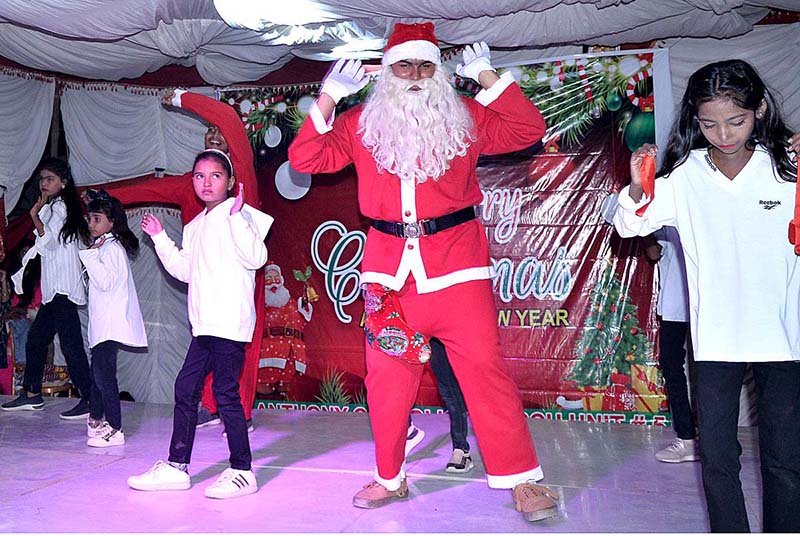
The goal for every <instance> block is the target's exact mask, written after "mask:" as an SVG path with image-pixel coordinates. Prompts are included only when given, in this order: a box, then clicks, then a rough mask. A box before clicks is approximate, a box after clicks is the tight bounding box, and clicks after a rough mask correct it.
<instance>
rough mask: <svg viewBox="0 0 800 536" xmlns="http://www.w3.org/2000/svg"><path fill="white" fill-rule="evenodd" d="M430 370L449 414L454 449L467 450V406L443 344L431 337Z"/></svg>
mask: <svg viewBox="0 0 800 536" xmlns="http://www.w3.org/2000/svg"><path fill="white" fill-rule="evenodd" d="M431 370H432V371H433V375H434V376H435V377H436V384H437V386H438V388H439V396H440V397H442V402H444V407H445V408H447V413H448V415H449V416H450V440H451V441H452V443H453V448H454V449H461V450H463V451H464V452H469V443H468V442H467V406H466V404H465V403H464V395H463V394H462V393H461V387H460V386H459V385H458V380H457V379H456V375H455V374H454V373H453V367H451V366H450V361H449V360H448V359H447V353H446V352H445V348H444V345H443V344H442V343H441V342H439V339H431Z"/></svg>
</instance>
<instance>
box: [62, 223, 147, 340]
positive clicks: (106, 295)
mask: <svg viewBox="0 0 800 536" xmlns="http://www.w3.org/2000/svg"><path fill="white" fill-rule="evenodd" d="M104 238H105V243H103V245H102V246H100V247H99V248H96V249H84V250H83V251H80V252H79V253H78V255H80V259H81V262H83V265H84V266H85V267H86V272H87V273H88V274H89V347H90V348H93V347H94V346H96V345H97V344H99V343H101V342H104V341H116V342H119V343H122V344H126V345H128V346H139V347H142V346H147V334H146V333H145V329H144V321H143V320H142V311H141V309H140V308H139V297H138V296H137V294H136V286H135V285H134V283H133V274H132V273H131V267H130V264H129V263H128V254H127V253H126V252H125V248H124V247H122V244H120V243H119V242H118V241H117V239H116V238H114V236H113V235H112V234H111V233H107V234H106V235H105V237H104Z"/></svg>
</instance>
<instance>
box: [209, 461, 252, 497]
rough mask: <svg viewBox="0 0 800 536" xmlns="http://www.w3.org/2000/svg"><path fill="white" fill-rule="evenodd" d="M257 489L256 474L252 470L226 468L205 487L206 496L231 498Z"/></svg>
mask: <svg viewBox="0 0 800 536" xmlns="http://www.w3.org/2000/svg"><path fill="white" fill-rule="evenodd" d="M257 491H258V483H257V482H256V475H254V474H253V471H240V470H239V469H232V468H230V467H229V468H227V469H225V470H224V471H222V474H221V475H219V478H217V480H216V482H214V483H213V484H211V485H210V486H208V487H207V488H206V497H209V498H211V499H232V498H234V497H241V496H242V495H249V494H251V493H255V492H257Z"/></svg>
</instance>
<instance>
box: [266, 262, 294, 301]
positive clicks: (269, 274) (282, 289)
mask: <svg viewBox="0 0 800 536" xmlns="http://www.w3.org/2000/svg"><path fill="white" fill-rule="evenodd" d="M289 298H290V296H289V290H288V289H287V288H286V286H285V285H284V281H283V275H282V274H281V268H280V266H278V265H277V264H267V265H266V266H265V267H264V302H265V304H266V306H267V307H283V306H284V305H286V304H287V303H289Z"/></svg>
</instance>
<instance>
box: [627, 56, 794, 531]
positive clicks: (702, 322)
mask: <svg viewBox="0 0 800 536" xmlns="http://www.w3.org/2000/svg"><path fill="white" fill-rule="evenodd" d="M788 148H791V149H792V150H794V151H795V152H796V151H798V150H800V136H798V135H795V136H792V135H791V132H790V131H789V129H788V128H787V127H786V125H785V124H784V122H783V120H782V119H781V114H780V110H779V108H778V105H777V102H776V100H775V98H774V97H773V96H772V94H771V92H770V91H769V89H768V88H767V87H766V86H765V85H764V82H763V81H762V80H761V78H760V77H759V76H758V74H757V73H756V71H755V70H754V69H753V68H752V67H751V66H750V65H749V64H748V63H746V62H744V61H742V60H728V61H722V62H717V63H712V64H709V65H706V66H704V67H702V68H701V69H699V70H698V71H697V72H695V73H694V74H692V76H691V77H690V78H689V81H688V85H687V88H686V93H685V94H684V96H683V99H682V102H681V109H680V112H679V115H678V117H677V119H676V121H675V125H674V126H673V129H672V132H671V133H670V136H669V140H668V143H667V148H666V152H665V155H664V163H663V165H662V168H661V174H660V175H661V176H660V178H658V179H657V180H656V181H655V192H654V194H653V197H652V198H651V199H648V198H647V197H643V188H642V176H641V173H640V167H641V164H642V160H643V158H644V156H645V155H650V156H653V157H654V156H655V154H656V148H655V147H654V146H650V145H644V146H643V147H642V148H640V149H638V150H637V151H636V152H634V153H633V155H632V157H631V185H630V186H629V187H626V188H625V189H623V191H622V192H620V195H619V206H620V210H617V212H616V214H615V216H614V225H615V226H616V228H617V232H619V234H620V235H621V236H624V237H628V236H634V235H639V236H645V235H648V234H650V233H652V232H653V231H655V230H656V229H658V228H660V227H663V226H665V225H671V226H674V227H675V228H676V229H677V230H678V233H679V234H680V241H681V244H682V246H683V252H684V258H685V266H686V278H687V282H688V288H689V311H690V321H691V336H692V347H693V349H694V358H695V367H696V376H697V382H696V398H697V433H698V439H699V441H700V463H701V468H702V473H703V489H704V491H705V496H706V503H707V509H708V515H709V521H710V525H711V531H712V532H749V531H750V524H749V521H748V517H747V509H746V507H745V500H744V494H743V492H742V483H741V481H740V479H739V472H740V470H741V464H740V461H739V456H740V455H741V452H742V447H741V444H740V443H739V440H738V438H737V430H738V416H739V393H740V391H741V388H742V383H743V380H744V375H745V372H746V370H747V369H748V368H750V369H752V371H753V377H754V380H755V389H756V395H757V398H758V401H757V410H758V443H759V449H758V450H759V454H760V461H761V481H762V483H763V484H762V491H763V493H762V497H763V512H764V515H763V520H764V527H763V530H764V532H798V531H800V509H799V508H798V505H800V456H798V455H797V445H798V444H800V277H798V274H799V273H800V257H798V256H797V255H795V252H794V248H793V247H792V245H791V244H790V243H789V241H788V240H787V239H786V234H787V233H786V228H787V225H788V222H789V221H790V220H791V219H792V216H793V208H794V201H795V191H796V185H795V184H794V183H795V181H796V180H797V179H796V177H797V164H796V163H792V161H791V159H790V157H789V155H788V151H787V149H788ZM648 202H650V205H649V206H648V207H647V209H646V211H645V212H644V213H643V214H642V215H638V214H637V210H638V209H640V208H642V207H644V206H645V205H646V204H647V203H648Z"/></svg>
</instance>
